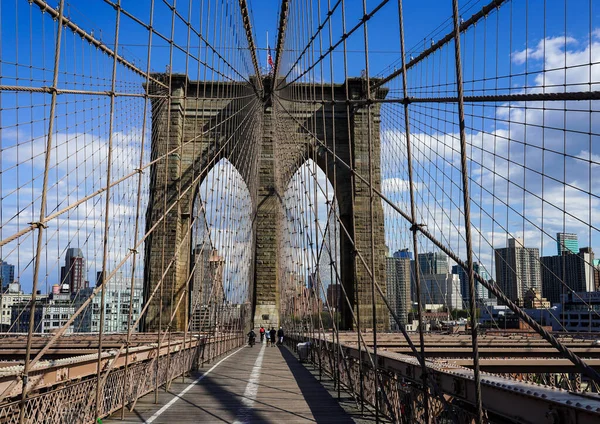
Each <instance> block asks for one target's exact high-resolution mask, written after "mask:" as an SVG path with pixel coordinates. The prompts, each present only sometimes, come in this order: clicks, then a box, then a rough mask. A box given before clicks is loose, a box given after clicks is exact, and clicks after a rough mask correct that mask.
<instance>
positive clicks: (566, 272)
mask: <svg viewBox="0 0 600 424" xmlns="http://www.w3.org/2000/svg"><path fill="white" fill-rule="evenodd" d="M540 262H541V275H542V294H543V296H544V297H545V298H547V299H548V300H549V301H550V302H551V303H553V304H554V303H558V302H560V297H561V296H562V295H565V294H567V293H569V292H570V291H576V292H591V291H595V290H596V287H595V275H594V272H595V270H594V265H593V263H594V252H593V251H592V250H591V249H590V248H589V247H585V248H582V249H579V252H577V253H571V251H570V250H569V251H565V252H563V254H562V255H557V256H543V257H541V258H540Z"/></svg>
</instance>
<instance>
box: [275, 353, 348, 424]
mask: <svg viewBox="0 0 600 424" xmlns="http://www.w3.org/2000/svg"><path fill="white" fill-rule="evenodd" d="M279 351H280V352H281V356H283V359H285V362H286V363H287V365H288V367H289V369H290V371H291V372H292V374H293V375H294V378H295V379H296V383H297V384H298V387H299V388H300V391H301V392H302V396H303V397H304V400H305V401H306V403H307V404H308V407H309V408H310V411H311V413H312V414H313V417H314V418H315V421H316V422H317V423H320V424H327V423H332V424H333V423H335V424H340V423H341V424H344V423H348V424H349V423H353V424H354V423H355V421H354V420H353V419H352V418H351V417H350V416H349V415H348V413H346V411H344V410H343V409H342V407H341V406H340V405H339V403H338V402H337V400H336V399H335V398H333V397H332V396H331V395H330V394H329V392H328V391H327V390H326V389H325V388H324V387H323V386H322V385H321V383H320V382H319V381H317V379H316V378H315V377H314V376H313V375H312V374H311V373H310V371H308V370H307V369H306V368H304V366H303V365H302V364H301V363H300V362H299V361H298V359H297V358H296V357H295V356H294V355H293V354H292V353H291V352H290V351H289V350H288V349H287V348H285V347H280V348H279Z"/></svg>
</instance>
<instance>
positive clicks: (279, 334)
mask: <svg viewBox="0 0 600 424" xmlns="http://www.w3.org/2000/svg"><path fill="white" fill-rule="evenodd" d="M277 343H278V344H279V345H282V344H283V328H281V327H279V330H277Z"/></svg>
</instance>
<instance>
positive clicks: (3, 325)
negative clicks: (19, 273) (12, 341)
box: [0, 283, 31, 332]
mask: <svg viewBox="0 0 600 424" xmlns="http://www.w3.org/2000/svg"><path fill="white" fill-rule="evenodd" d="M30 300H31V294H25V293H23V291H22V290H21V285H20V284H19V283H12V284H10V285H9V286H8V287H7V289H6V291H4V292H3V293H2V295H1V296H0V331H3V332H6V331H8V329H9V328H10V326H11V324H12V309H13V306H14V305H18V304H21V303H25V302H29V301H30Z"/></svg>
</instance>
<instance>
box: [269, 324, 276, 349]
mask: <svg viewBox="0 0 600 424" xmlns="http://www.w3.org/2000/svg"><path fill="white" fill-rule="evenodd" d="M269 333H271V334H270V335H271V346H275V343H276V342H277V339H276V338H275V337H277V331H275V329H274V328H273V327H271V330H270V331H269Z"/></svg>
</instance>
